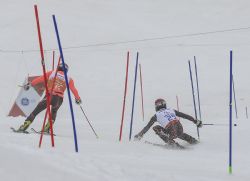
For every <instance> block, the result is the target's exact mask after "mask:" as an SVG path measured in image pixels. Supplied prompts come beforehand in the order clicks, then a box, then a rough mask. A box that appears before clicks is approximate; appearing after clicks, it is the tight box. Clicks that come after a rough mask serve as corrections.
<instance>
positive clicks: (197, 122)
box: [195, 119, 203, 128]
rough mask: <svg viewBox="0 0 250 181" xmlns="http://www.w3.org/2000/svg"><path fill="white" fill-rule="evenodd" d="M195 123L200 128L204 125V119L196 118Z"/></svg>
mask: <svg viewBox="0 0 250 181" xmlns="http://www.w3.org/2000/svg"><path fill="white" fill-rule="evenodd" d="M195 124H196V125H197V127H198V128H201V127H202V126H203V124H202V121H200V120H198V119H197V120H196V123H195Z"/></svg>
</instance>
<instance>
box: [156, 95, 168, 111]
mask: <svg viewBox="0 0 250 181" xmlns="http://www.w3.org/2000/svg"><path fill="white" fill-rule="evenodd" d="M163 108H165V109H166V108H167V105H166V101H165V100H164V99H161V98H159V99H156V100H155V111H159V110H160V109H163Z"/></svg>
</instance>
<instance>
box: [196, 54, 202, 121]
mask: <svg viewBox="0 0 250 181" xmlns="http://www.w3.org/2000/svg"><path fill="white" fill-rule="evenodd" d="M194 66H195V77H196V87H197V95H198V108H199V119H200V120H201V104H200V90H199V81H198V71H197V65H196V57H195V56H194Z"/></svg>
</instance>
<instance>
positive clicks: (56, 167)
mask: <svg viewBox="0 0 250 181" xmlns="http://www.w3.org/2000/svg"><path fill="white" fill-rule="evenodd" d="M34 4H37V5H38V8H39V15H40V24H41V28H42V36H43V43H44V48H45V49H46V50H51V49H56V54H57V57H58V54H59V52H58V50H57V47H58V46H57V41H56V36H55V33H54V26H53V22H52V14H55V15H56V18H57V21H58V28H59V32H60V36H61V42H62V46H63V47H64V48H65V49H64V57H65V61H66V62H67V63H68V64H69V65H70V70H69V74H70V76H72V77H73V78H74V80H75V84H76V86H77V87H78V90H79V92H80V95H81V97H82V100H83V108H84V110H85V111H86V113H87V115H88V117H89V119H90V121H91V122H92V124H93V126H94V128H95V129H96V131H97V133H98V134H99V136H100V139H98V140H97V139H96V138H95V136H94V134H93V133H92V132H91V129H90V128H89V126H88V124H87V122H86V121H85V118H84V116H83V114H82V112H81V110H80V109H79V108H78V107H77V106H75V105H74V112H75V117H76V127H77V135H78V144H79V153H75V149H74V140H73V132H72V125H71V117H70V112H69V108H68V99H67V97H66V96H65V99H64V104H63V106H62V107H61V109H60V110H59V112H58V117H57V121H56V124H55V132H56V134H57V135H58V136H56V137H55V145H56V147H55V148H51V144H50V138H49V137H44V142H43V145H42V148H41V149H39V148H38V141H39V135H36V134H29V135H23V134H14V133H12V132H11V130H10V129H9V127H10V126H14V127H18V126H19V125H20V124H21V123H22V122H23V121H24V119H23V118H21V117H20V118H10V117H6V115H7V114H8V111H9V109H10V108H11V106H12V104H13V102H14V100H15V97H16V95H17V93H18V87H17V85H19V84H21V83H22V82H23V79H24V77H25V76H27V74H29V75H37V74H41V73H42V69H41V65H40V54H39V51H36V50H38V49H39V46H38V38H37V30H36V24H35V17H34V9H33V5H34ZM249 7H250V3H249V2H248V1H245V0H238V1H237V2H236V1H233V0H227V1H226V0H203V1H199V0H189V1H184V0H183V1H181V0H178V1H170V0H158V1H153V0H133V1H132V0H128V1H122V0H118V1H117V0H106V1H101V0H91V1H90V0H71V1H66V0H60V1H59V0H50V1H32V0H25V1H18V0H10V1H2V2H1V7H0V40H1V41H0V65H1V71H0V77H1V85H0V90H1V99H0V112H1V116H0V118H1V120H2V121H1V122H0V135H1V136H0V153H1V154H0V160H1V162H0V173H1V180H4V181H15V180H20V179H21V180H25V181H26V180H27V181H29V180H38V181H40V180H41V181H43V180H65V181H67V180H74V181H78V180H91V181H94V180H107V181H110V180H124V181H125V180H126V181H127V180H144V181H147V180H150V181H152V180H157V181H159V180H173V181H182V180H192V181H207V180H209V181H211V180H213V181H221V180H230V181H231V180H238V181H246V180H249V179H250V175H249V170H250V158H249V156H248V155H249V154H248V150H249V149H250V145H249V144H248V142H249V139H250V135H249V132H248V129H249V126H250V123H249V120H248V119H246V116H245V107H246V106H248V104H249V101H250V96H249V94H248V93H249V91H250V86H249V85H248V78H247V77H249V76H250V72H249V66H250V63H249V59H250V55H249V53H248V50H249V48H250V47H249V45H250V44H249V40H250V31H249V29H242V30H238V31H226V32H223V33H210V34H204V35H197V36H180V37H175V38H173V37H172V36H175V35H187V34H194V33H203V32H211V31H217V30H229V29H238V28H244V27H249V18H248V17H249V16H250V12H249ZM161 37H165V38H163V39H161ZM167 37H169V38H167ZM171 37H172V38H171ZM151 38H152V39H154V38H159V39H156V40H154V41H139V42H134V43H115V42H126V41H133V40H143V39H151ZM101 44H108V45H101ZM77 47H78V48H77ZM230 50H233V51H234V52H233V53H234V81H235V89H236V97H237V106H238V114H239V118H238V119H235V114H234V115H233V116H234V122H235V123H237V124H238V126H237V127H234V128H233V174H232V175H229V174H228V147H229V146H228V134H229V133H228V130H229V129H228V127H227V126H204V127H203V128H202V129H201V130H200V135H201V143H200V144H198V145H196V146H188V145H187V144H186V143H184V142H182V141H180V140H178V141H179V142H180V143H181V144H183V145H186V146H188V149H187V150H182V151H178V150H166V149H161V148H159V147H154V146H152V145H146V144H141V143H140V142H129V141H128V135H129V124H130V119H131V117H130V114H131V106H132V89H133V79H134V65H135V58H136V52H137V51H139V53H140V55H139V61H140V63H141V65H142V73H143V85H144V106H145V121H143V120H142V115H141V102H140V89H139V88H140V87H139V84H137V91H136V101H135V113H134V125H133V135H135V134H136V133H138V132H139V131H140V130H141V129H142V128H143V126H145V125H146V123H147V121H149V119H150V117H151V116H152V115H153V114H154V105H153V103H154V100H155V99H156V98H158V97H162V98H165V99H166V100H167V102H168V106H170V107H173V108H176V95H178V97H179V103H180V110H181V111H183V112H185V113H189V114H191V115H194V111H193V104H192V94H191V86H190V80H189V72H188V63H187V62H188V60H191V62H192V63H193V56H196V58H197V65H198V71H199V83H200V96H201V106H202V119H203V121H204V122H205V123H222V124H225V123H226V124H227V123H228V115H229V113H228V102H229V100H228V94H229V51H230ZM127 51H130V53H131V61H130V67H129V68H130V69H129V85H128V95H127V102H126V112H125V123H124V131H123V142H122V143H119V142H118V136H119V128H120V120H121V110H122V99H123V92H124V80H125V66H126V53H127ZM45 58H46V63H47V68H50V67H51V64H52V62H51V60H52V52H51V51H45ZM137 83H139V79H138V82H137ZM43 116H44V114H41V115H39V116H38V117H37V119H36V120H35V122H34V123H33V124H32V126H31V127H34V128H36V129H39V128H40V127H41V125H42V121H43ZM181 122H182V123H183V126H184V130H185V132H187V133H189V134H191V135H193V136H195V137H196V135H197V133H196V127H195V126H194V125H193V124H192V123H190V122H188V121H185V120H181ZM144 140H150V141H154V142H158V143H161V140H160V139H159V138H158V137H157V136H156V135H155V134H154V133H153V131H152V130H150V131H149V132H148V133H147V134H146V135H145V137H144Z"/></svg>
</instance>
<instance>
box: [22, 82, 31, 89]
mask: <svg viewBox="0 0 250 181" xmlns="http://www.w3.org/2000/svg"><path fill="white" fill-rule="evenodd" d="M23 89H24V90H26V91H27V90H29V89H30V83H29V82H28V83H26V84H25V85H24V86H23Z"/></svg>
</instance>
